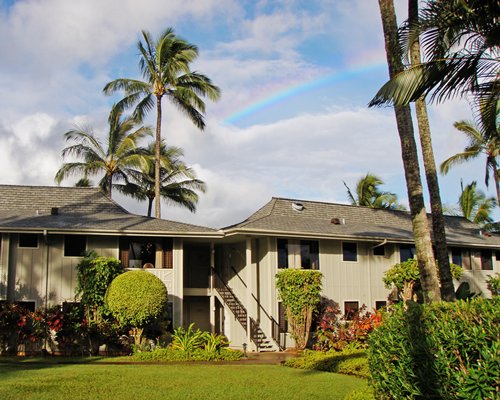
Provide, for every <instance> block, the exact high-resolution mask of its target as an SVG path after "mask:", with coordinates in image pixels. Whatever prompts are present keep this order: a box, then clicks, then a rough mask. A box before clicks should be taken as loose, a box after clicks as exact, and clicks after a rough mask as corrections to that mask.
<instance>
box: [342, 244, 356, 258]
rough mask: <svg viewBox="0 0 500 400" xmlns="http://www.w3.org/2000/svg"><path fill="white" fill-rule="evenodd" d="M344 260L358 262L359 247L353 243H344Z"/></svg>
mask: <svg viewBox="0 0 500 400" xmlns="http://www.w3.org/2000/svg"><path fill="white" fill-rule="evenodd" d="M342 259H343V260H344V261H358V245H357V244H356V243H352V242H343V243H342Z"/></svg>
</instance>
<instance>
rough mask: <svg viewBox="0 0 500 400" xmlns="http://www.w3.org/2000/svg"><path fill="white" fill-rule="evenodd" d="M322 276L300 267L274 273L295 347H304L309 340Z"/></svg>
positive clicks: (319, 273)
mask: <svg viewBox="0 0 500 400" xmlns="http://www.w3.org/2000/svg"><path fill="white" fill-rule="evenodd" d="M322 277H323V274H322V273H321V272H319V271H312V270H301V269H285V270H282V271H279V272H278V273H277V274H276V288H277V289H278V292H279V297H280V299H281V301H282V302H283V307H284V308H285V313H286V318H287V321H288V326H289V328H290V333H291V335H292V338H293V339H294V340H295V347H296V348H297V349H304V348H305V347H306V345H307V342H308V340H309V332H310V328H311V324H312V318H313V313H314V312H315V311H316V309H317V306H318V304H319V302H320V297H319V296H320V292H321V280H322Z"/></svg>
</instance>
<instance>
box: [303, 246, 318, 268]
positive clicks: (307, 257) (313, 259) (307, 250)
mask: <svg viewBox="0 0 500 400" xmlns="http://www.w3.org/2000/svg"><path fill="white" fill-rule="evenodd" d="M300 264H301V267H302V269H319V243H318V241H316V240H301V241H300Z"/></svg>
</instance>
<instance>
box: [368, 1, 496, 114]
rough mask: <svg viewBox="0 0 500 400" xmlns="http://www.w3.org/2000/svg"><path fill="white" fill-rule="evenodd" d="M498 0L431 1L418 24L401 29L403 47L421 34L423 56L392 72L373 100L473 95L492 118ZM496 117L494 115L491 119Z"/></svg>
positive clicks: (402, 101) (400, 102) (405, 101)
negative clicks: (402, 69)
mask: <svg viewBox="0 0 500 400" xmlns="http://www.w3.org/2000/svg"><path fill="white" fill-rule="evenodd" d="M499 15H500V3H499V2H498V0H428V1H426V2H425V3H424V7H423V8H422V10H421V11H420V13H419V19H418V23H415V24H409V23H408V22H407V23H406V24H405V25H404V27H403V29H402V34H401V36H400V37H401V39H402V43H401V46H402V47H403V48H405V49H409V48H410V44H411V43H412V42H413V41H414V40H415V37H416V36H420V37H421V43H422V47H423V50H424V53H425V58H424V61H423V62H422V63H420V64H417V65H412V66H410V67H409V68H407V69H405V70H404V71H401V72H400V73H398V74H397V75H395V76H393V77H391V79H390V81H389V82H387V83H386V84H385V85H384V86H383V87H382V88H381V89H380V90H379V91H378V93H377V94H376V95H375V97H374V98H373V99H372V101H371V102H370V105H378V104H383V103H387V102H392V103H394V104H397V105H403V104H408V103H409V102H411V101H415V100H416V99H418V98H419V97H421V96H422V95H424V96H427V95H429V94H431V95H432V96H431V99H435V100H436V101H438V102H440V101H443V100H446V99H448V98H450V97H454V96H464V95H467V94H474V95H476V96H478V98H480V99H481V100H480V102H479V103H483V104H486V103H487V104H488V107H487V109H488V114H489V115H490V116H491V118H493V113H494V112H495V109H496V104H497V102H498V99H499V94H500V79H499V75H498V70H499V59H498V54H499V49H500V47H499V46H500V35H498V16H499ZM488 120H489V121H491V119H488Z"/></svg>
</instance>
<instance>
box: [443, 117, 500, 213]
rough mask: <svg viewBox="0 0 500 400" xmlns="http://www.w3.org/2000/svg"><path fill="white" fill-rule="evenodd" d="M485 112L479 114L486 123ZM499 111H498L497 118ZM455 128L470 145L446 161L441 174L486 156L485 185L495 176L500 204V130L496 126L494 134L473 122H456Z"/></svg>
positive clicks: (483, 125)
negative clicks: (499, 164)
mask: <svg viewBox="0 0 500 400" xmlns="http://www.w3.org/2000/svg"><path fill="white" fill-rule="evenodd" d="M481 110H482V111H483V112H481V113H480V114H479V118H480V119H481V120H482V121H484V119H485V118H488V116H487V115H486V114H485V109H484V108H481ZM498 114H499V110H497V116H498ZM453 126H454V127H455V128H456V129H457V130H458V131H459V132H462V133H463V134H464V135H465V136H466V137H467V139H468V141H469V143H468V144H467V146H466V147H465V149H464V151H462V152H460V153H457V154H455V155H453V156H451V157H450V158H448V159H446V160H444V161H443V162H442V164H441V168H440V169H441V173H443V174H447V173H448V171H449V170H450V168H452V167H453V166H455V165H458V164H461V163H464V162H467V161H470V160H473V159H476V158H478V157H479V156H481V155H483V154H484V155H486V172H485V179H484V183H485V184H486V187H488V184H489V180H490V173H491V174H492V175H493V180H494V181H495V189H496V193H497V202H498V204H500V175H499V174H500V171H499V168H498V167H499V166H498V160H499V157H500V129H499V125H496V127H495V131H494V132H493V133H492V132H490V131H488V130H486V128H487V126H491V125H488V124H485V123H484V122H483V123H481V122H479V123H477V124H475V123H474V122H472V121H466V120H461V121H456V122H455V123H454V124H453Z"/></svg>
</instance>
